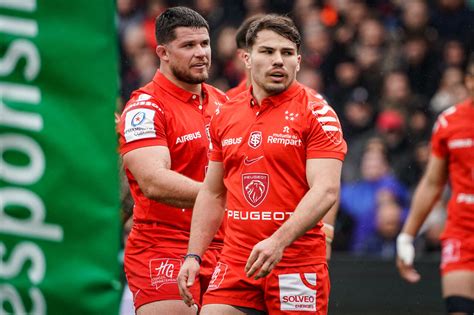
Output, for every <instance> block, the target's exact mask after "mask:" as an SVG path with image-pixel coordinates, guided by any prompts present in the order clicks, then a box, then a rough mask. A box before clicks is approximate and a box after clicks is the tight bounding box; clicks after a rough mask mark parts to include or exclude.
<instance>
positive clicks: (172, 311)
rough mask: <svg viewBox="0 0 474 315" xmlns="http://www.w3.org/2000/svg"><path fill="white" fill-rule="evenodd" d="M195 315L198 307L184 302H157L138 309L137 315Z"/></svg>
mask: <svg viewBox="0 0 474 315" xmlns="http://www.w3.org/2000/svg"><path fill="white" fill-rule="evenodd" d="M162 314H163V315H167V314H169V315H195V314H197V307H196V306H192V307H189V306H187V305H186V304H184V302H183V301H182V300H180V301H178V300H175V301H157V302H152V303H148V304H144V305H142V306H140V307H139V308H138V309H137V315H162Z"/></svg>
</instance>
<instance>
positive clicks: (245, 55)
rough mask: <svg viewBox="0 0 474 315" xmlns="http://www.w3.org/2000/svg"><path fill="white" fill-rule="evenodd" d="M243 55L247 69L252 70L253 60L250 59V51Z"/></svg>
mask: <svg viewBox="0 0 474 315" xmlns="http://www.w3.org/2000/svg"><path fill="white" fill-rule="evenodd" d="M243 55H244V62H245V67H246V68H247V69H250V68H251V66H252V61H251V59H250V50H248V51H246V52H244V54H243Z"/></svg>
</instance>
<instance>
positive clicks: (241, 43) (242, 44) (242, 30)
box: [235, 14, 263, 49]
mask: <svg viewBox="0 0 474 315" xmlns="http://www.w3.org/2000/svg"><path fill="white" fill-rule="evenodd" d="M262 17H263V14H256V15H253V16H251V17H249V18H247V19H245V21H243V22H242V24H240V26H239V28H238V29H237V33H236V34H235V43H236V44H237V48H240V49H247V40H246V36H247V31H248V30H249V27H250V25H251V24H252V23H253V22H255V21H256V20H258V19H260V18H262Z"/></svg>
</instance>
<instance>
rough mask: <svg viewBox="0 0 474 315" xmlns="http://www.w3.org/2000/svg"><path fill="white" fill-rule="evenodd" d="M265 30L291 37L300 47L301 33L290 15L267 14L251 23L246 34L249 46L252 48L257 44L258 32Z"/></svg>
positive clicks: (287, 37) (297, 46)
mask: <svg viewBox="0 0 474 315" xmlns="http://www.w3.org/2000/svg"><path fill="white" fill-rule="evenodd" d="M263 30H269V31H273V32H275V33H277V34H278V35H280V36H283V37H285V38H286V39H289V40H290V41H292V42H293V43H295V44H296V48H297V50H299V49H300V46H301V35H300V32H299V31H298V29H297V28H296V25H295V23H293V21H292V20H291V19H290V18H289V17H286V16H282V15H276V14H268V15H265V16H263V17H262V18H260V19H258V20H256V21H254V22H253V23H251V24H250V27H249V29H248V31H247V35H246V43H247V48H251V47H252V46H253V44H255V40H256V39H257V34H258V32H260V31H263Z"/></svg>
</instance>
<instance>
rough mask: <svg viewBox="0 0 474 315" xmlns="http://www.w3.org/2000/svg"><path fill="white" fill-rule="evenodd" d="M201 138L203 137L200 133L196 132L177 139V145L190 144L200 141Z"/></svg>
mask: <svg viewBox="0 0 474 315" xmlns="http://www.w3.org/2000/svg"><path fill="white" fill-rule="evenodd" d="M201 137H202V136H201V132H200V131H196V132H193V133H188V134H187V135H184V136H180V137H178V138H176V144H178V143H185V142H188V141H193V140H196V139H200V138H201Z"/></svg>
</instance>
